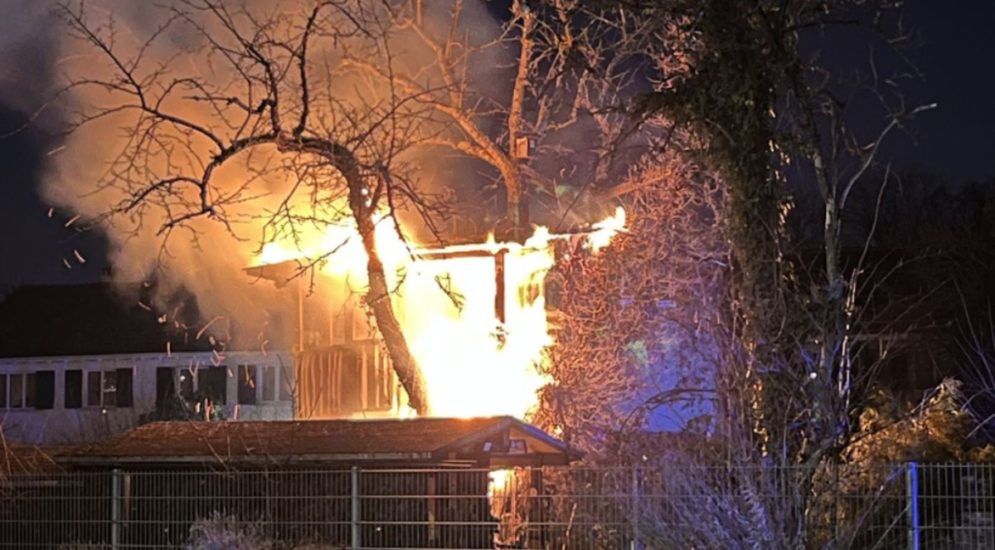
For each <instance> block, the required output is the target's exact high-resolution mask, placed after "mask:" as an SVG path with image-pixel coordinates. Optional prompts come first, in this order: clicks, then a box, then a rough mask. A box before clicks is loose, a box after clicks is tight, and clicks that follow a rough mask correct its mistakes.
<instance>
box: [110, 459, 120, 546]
mask: <svg viewBox="0 0 995 550" xmlns="http://www.w3.org/2000/svg"><path fill="white" fill-rule="evenodd" d="M119 548H121V470H119V469H117V468H114V469H113V470H112V471H111V550H118V549H119Z"/></svg>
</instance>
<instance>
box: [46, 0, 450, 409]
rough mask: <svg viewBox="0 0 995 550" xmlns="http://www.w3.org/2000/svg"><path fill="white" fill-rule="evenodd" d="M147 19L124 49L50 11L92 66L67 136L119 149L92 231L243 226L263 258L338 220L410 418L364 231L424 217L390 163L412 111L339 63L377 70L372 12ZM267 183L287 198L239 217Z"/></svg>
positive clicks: (123, 42)
mask: <svg viewBox="0 0 995 550" xmlns="http://www.w3.org/2000/svg"><path fill="white" fill-rule="evenodd" d="M155 9H157V10H159V12H158V17H159V21H161V23H158V25H157V26H156V27H155V28H154V29H151V30H150V31H149V32H147V33H145V36H142V37H138V38H132V36H133V34H131V33H129V32H122V29H121V27H120V26H119V24H118V23H117V22H116V21H115V20H114V19H113V18H110V19H108V20H107V21H105V22H103V23H96V22H94V21H93V20H92V18H91V17H89V14H88V13H87V12H86V11H85V10H84V6H83V5H82V4H79V5H71V4H65V5H62V6H61V8H60V10H59V13H60V14H61V15H62V17H63V18H64V20H65V21H66V23H67V25H68V28H69V30H70V33H71V36H72V37H73V38H74V39H77V40H79V41H80V42H82V43H84V44H85V45H86V46H88V47H89V49H90V50H89V51H90V52H92V53H95V54H96V62H94V63H90V64H87V65H86V66H76V67H75V68H74V70H73V71H72V72H71V73H70V77H69V78H70V81H69V83H68V85H67V87H66V88H65V90H63V91H64V92H65V93H68V94H75V95H76V96H77V97H82V98H84V99H83V101H82V103H83V104H84V108H83V110H82V111H81V112H80V113H78V116H77V117H76V118H75V119H74V120H72V121H71V125H70V128H69V130H70V131H71V132H82V131H85V130H87V129H88V128H89V127H93V126H100V125H105V126H104V127H106V125H112V126H113V127H115V128H116V131H117V132H122V133H123V134H124V136H125V137H124V139H122V140H118V141H110V142H109V146H110V144H111V143H113V144H114V145H116V147H115V148H114V149H113V150H108V151H106V154H107V157H106V160H107V164H106V170H105V171H104V172H103V175H102V177H101V178H100V179H99V181H98V182H97V183H96V185H95V186H93V187H92V188H91V190H92V191H95V192H99V193H108V194H110V196H114V197H117V199H116V202H115V203H113V204H111V205H110V206H109V207H108V208H107V209H106V211H105V212H104V213H103V217H102V221H103V222H104V223H112V224H113V223H119V224H120V223H131V224H133V226H134V228H135V229H134V230H135V231H140V230H144V228H145V225H146V224H156V225H157V227H156V228H155V232H156V234H158V235H159V236H160V237H161V239H162V242H163V243H167V242H168V239H169V238H170V237H171V236H172V235H173V234H174V233H176V232H177V231H180V230H183V231H185V232H187V233H188V235H189V236H190V237H191V238H193V239H196V238H198V231H199V227H201V226H198V225H197V224H198V222H199V220H202V219H206V220H208V221H210V222H214V223H217V224H222V225H223V226H224V227H225V228H226V229H227V230H228V231H229V232H230V234H231V236H232V237H233V238H236V239H244V238H247V237H246V236H245V235H242V231H243V230H245V229H244V228H245V226H246V225H248V226H249V227H250V229H249V230H252V228H253V227H255V228H257V229H255V230H256V231H258V227H262V228H263V230H262V231H261V232H258V233H255V234H252V235H250V236H249V237H248V238H252V239H255V240H257V241H258V242H261V243H263V242H267V241H270V240H273V239H275V238H286V237H288V236H289V237H291V238H293V237H294V236H295V235H297V232H298V231H300V230H301V229H302V228H303V226H307V225H313V226H324V225H327V224H329V223H335V222H339V223H341V219H342V218H343V217H344V216H349V217H351V219H352V221H353V223H354V224H355V227H356V228H357V230H358V233H359V236H360V237H361V239H362V244H363V248H364V249H365V251H366V254H367V257H368V262H367V273H368V276H369V288H368V290H367V292H366V296H365V301H366V304H367V305H368V306H369V308H370V309H371V310H372V312H373V315H374V317H375V319H376V322H377V326H378V328H379V330H380V332H381V334H382V335H383V338H384V343H385V345H386V347H387V350H388V352H389V354H390V357H391V360H392V363H393V367H394V369H395V370H396V371H397V373H398V377H399V379H400V381H401V383H402V384H403V386H404V388H405V389H406V390H407V393H408V396H409V398H410V404H411V406H412V407H413V408H414V409H416V410H417V411H419V412H422V413H424V412H426V411H427V410H428V407H429V403H427V401H426V395H425V389H424V382H423V380H422V376H421V373H420V371H419V369H418V365H417V363H416V361H415V359H414V357H413V356H412V354H411V352H410V350H409V349H408V346H407V343H406V341H405V339H404V336H403V334H402V332H401V328H400V325H399V323H398V321H397V318H396V316H395V314H394V310H393V306H392V305H391V301H390V290H391V289H390V287H389V285H388V282H387V274H386V273H385V268H384V265H383V262H382V261H381V259H380V257H379V255H378V252H377V236H376V227H377V224H378V223H379V221H380V220H381V219H387V220H392V219H393V218H394V216H395V214H396V213H397V211H398V209H401V208H404V207H405V206H406V205H416V207H415V208H414V210H416V211H418V212H420V213H422V214H425V215H428V213H429V210H430V208H429V206H428V203H427V201H426V199H425V197H424V196H423V195H422V194H421V193H420V192H419V189H418V187H417V185H416V183H415V182H414V181H413V180H412V179H411V178H409V176H408V174H407V173H406V172H405V169H404V165H403V161H402V158H401V157H402V155H403V153H404V152H405V151H407V150H408V148H409V147H410V144H411V143H412V141H413V140H414V136H415V134H416V133H417V131H418V128H419V124H420V121H421V120H422V117H421V115H420V110H421V109H422V108H421V107H420V105H419V103H418V93H408V92H406V91H404V90H403V89H402V88H399V87H398V86H394V85H392V84H391V83H388V84H387V85H381V84H380V83H372V82H369V81H368V80H364V79H363V78H362V77H361V76H358V75H356V74H354V73H351V72H350V71H349V70H348V67H347V66H346V64H345V63H344V62H343V58H345V57H350V58H353V57H365V58H367V59H376V60H377V63H378V64H379V65H380V66H381V67H384V68H385V70H387V71H390V70H392V67H393V66H394V64H395V55H394V53H393V50H392V44H391V38H392V32H393V29H392V22H391V20H390V16H389V13H388V12H387V10H386V8H385V6H382V5H378V4H376V3H369V2H351V1H327V2H318V3H316V4H315V5H314V6H312V7H309V8H307V9H301V10H296V11H295V10H282V9H277V8H276V7H273V6H269V7H267V6H262V7H260V6H256V7H251V6H245V5H243V6H240V7H232V6H231V5H230V4H229V3H225V2H218V1H215V0H180V1H178V2H175V3H173V4H171V5H168V6H165V7H157V8H155ZM171 41H172V43H170V42H171ZM177 42H178V43H177ZM88 59H92V56H88ZM109 148H110V147H109ZM226 171H228V172H226ZM231 171H239V173H238V175H237V176H236V177H232V176H231ZM271 177H272V178H278V177H284V178H287V177H289V179H290V181H292V182H293V183H292V185H290V186H289V189H287V190H285V191H284V192H283V195H282V196H281V197H280V198H279V200H277V201H276V203H275V204H274V205H273V206H272V207H271V208H269V209H264V208H262V207H258V208H255V209H251V208H250V209H249V212H248V213H246V209H245V208H244V207H245V206H246V205H247V204H248V205H249V206H250V207H251V206H252V201H253V200H254V199H259V197H261V196H263V195H265V194H266V191H267V190H266V188H265V187H264V186H263V184H262V182H264V181H265V180H266V179H267V178H271ZM391 223H393V222H391ZM249 230H245V231H249ZM212 245H214V246H217V243H212ZM164 246H165V245H164ZM333 252H334V251H328V254H331V253H333ZM164 253H168V248H164Z"/></svg>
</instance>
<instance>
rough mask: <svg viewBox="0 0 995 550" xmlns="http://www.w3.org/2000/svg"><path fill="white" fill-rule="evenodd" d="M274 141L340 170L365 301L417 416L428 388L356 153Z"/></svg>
mask: <svg viewBox="0 0 995 550" xmlns="http://www.w3.org/2000/svg"><path fill="white" fill-rule="evenodd" d="M277 145H278V146H279V148H280V149H281V150H296V151H301V152H310V153H315V154H318V155H320V156H322V157H324V158H326V159H328V160H329V161H331V163H332V164H333V165H334V166H335V168H336V169H337V170H338V171H339V172H340V173H341V174H342V176H343V177H344V178H345V180H346V184H347V185H348V186H349V209H350V210H351V211H352V215H353V218H354V219H355V220H356V228H357V229H358V231H359V236H360V237H361V238H362V240H363V248H364V249H366V256H367V258H368V260H367V262H366V273H367V277H368V278H369V289H368V290H367V292H366V303H367V305H369V307H370V309H371V310H373V317H374V319H376V321H377V328H378V329H379V331H380V335H381V336H382V337H383V341H384V345H385V346H386V348H387V354H388V355H389V356H390V361H391V364H392V365H393V367H394V372H396V373H397V378H398V380H400V381H401V385H402V386H403V387H404V390H405V391H406V392H407V394H408V404H409V405H410V406H411V408H413V409H414V410H415V411H416V412H417V413H418V415H419V416H425V415H427V414H428V413H429V412H430V406H429V401H428V392H427V391H426V388H425V379H424V377H423V376H422V372H421V369H420V368H419V366H418V362H417V361H416V360H415V358H414V356H413V355H412V354H411V350H410V349H409V348H408V341H407V339H405V337H404V332H403V331H402V330H401V324H400V323H399V322H398V321H397V315H395V313H394V306H393V304H392V303H391V301H390V294H391V293H390V285H388V284H387V273H386V271H385V270H384V266H383V262H382V261H381V260H380V254H379V253H378V252H377V239H376V224H375V223H374V221H373V215H374V213H375V211H376V205H373V204H368V201H369V200H370V191H369V189H368V188H367V186H366V182H365V180H364V178H363V175H362V174H361V173H360V171H359V163H358V162H357V160H356V157H355V155H353V154H352V152H351V151H349V150H348V149H346V148H345V147H343V146H341V145H339V144H337V143H334V142H330V141H328V140H323V139H314V138H305V139H301V140H290V139H289V138H286V137H285V136H281V137H280V138H278V141H277Z"/></svg>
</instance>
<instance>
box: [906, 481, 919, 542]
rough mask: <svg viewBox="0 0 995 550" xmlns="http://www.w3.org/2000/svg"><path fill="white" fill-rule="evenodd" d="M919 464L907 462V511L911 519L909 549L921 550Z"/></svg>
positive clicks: (909, 519)
mask: <svg viewBox="0 0 995 550" xmlns="http://www.w3.org/2000/svg"><path fill="white" fill-rule="evenodd" d="M918 470H919V468H918V464H917V463H916V462H907V463H906V464H905V497H906V499H907V502H906V506H905V513H906V515H907V516H908V521H909V550H919V475H918Z"/></svg>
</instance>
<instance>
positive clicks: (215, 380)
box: [197, 365, 228, 405]
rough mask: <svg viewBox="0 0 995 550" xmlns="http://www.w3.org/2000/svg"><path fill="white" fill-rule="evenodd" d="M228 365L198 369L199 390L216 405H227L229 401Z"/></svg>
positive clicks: (201, 394) (203, 396)
mask: <svg viewBox="0 0 995 550" xmlns="http://www.w3.org/2000/svg"><path fill="white" fill-rule="evenodd" d="M227 370H228V369H227V367H225V366H224V365H221V366H220V367H211V368H207V369H197V392H198V393H199V394H200V396H201V397H202V398H204V399H207V400H208V401H210V402H211V403H213V404H214V405H225V404H227V403H228V375H227V374H226V372H227Z"/></svg>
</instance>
